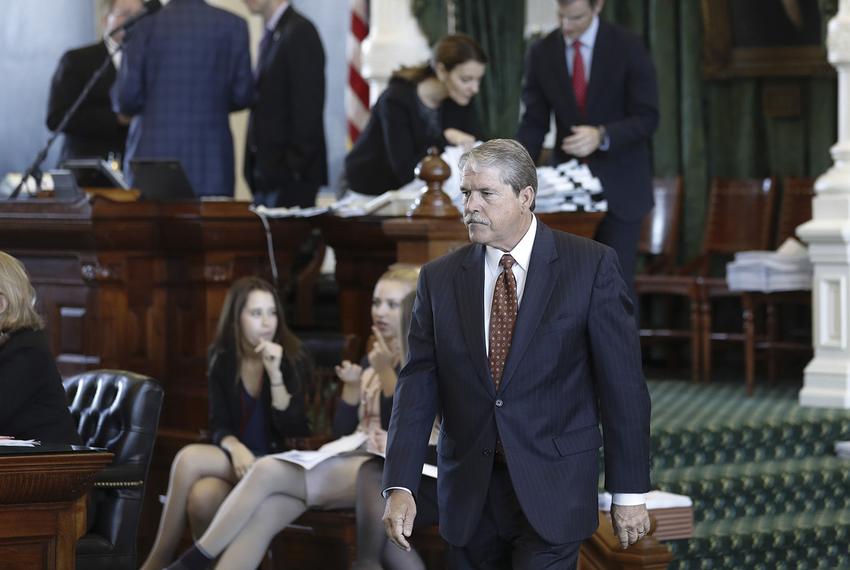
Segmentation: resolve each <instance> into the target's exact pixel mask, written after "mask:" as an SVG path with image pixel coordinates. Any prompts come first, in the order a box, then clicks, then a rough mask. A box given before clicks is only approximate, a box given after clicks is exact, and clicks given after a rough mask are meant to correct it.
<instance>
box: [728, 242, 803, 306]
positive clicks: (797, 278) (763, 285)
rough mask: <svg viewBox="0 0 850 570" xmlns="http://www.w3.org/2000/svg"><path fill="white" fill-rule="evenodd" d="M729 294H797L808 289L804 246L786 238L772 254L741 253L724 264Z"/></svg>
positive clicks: (770, 252) (765, 252) (757, 252)
mask: <svg viewBox="0 0 850 570" xmlns="http://www.w3.org/2000/svg"><path fill="white" fill-rule="evenodd" d="M726 281H727V283H728V284H729V289H731V290H733V291H760V292H763V293H770V292H773V291H801V290H808V289H811V288H812V264H811V262H810V261H809V257H808V253H807V251H806V248H805V246H803V244H801V243H800V242H799V241H797V240H796V239H794V238H788V239H787V240H785V243H783V244H782V246H781V247H780V248H779V249H778V250H776V251H742V252H738V253H736V254H735V260H734V261H732V262H731V263H728V264H726Z"/></svg>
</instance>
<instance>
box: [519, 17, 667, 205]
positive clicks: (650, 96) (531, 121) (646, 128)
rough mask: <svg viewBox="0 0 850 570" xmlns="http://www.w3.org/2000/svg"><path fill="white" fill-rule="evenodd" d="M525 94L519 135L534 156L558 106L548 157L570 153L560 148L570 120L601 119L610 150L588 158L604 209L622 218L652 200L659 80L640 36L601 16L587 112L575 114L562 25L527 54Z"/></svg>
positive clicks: (557, 159) (558, 158)
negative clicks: (652, 147)
mask: <svg viewBox="0 0 850 570" xmlns="http://www.w3.org/2000/svg"><path fill="white" fill-rule="evenodd" d="M522 102H523V104H524V106H525V112H524V113H523V116H522V120H521V121H520V125H519V130H518V131H517V135H516V138H517V140H519V142H521V143H522V144H523V145H524V146H525V148H526V149H528V152H529V153H530V154H531V156H532V158H533V159H534V160H537V157H538V156H539V154H540V147H541V145H542V144H543V137H544V136H545V135H546V133H547V132H548V131H549V116H550V112H554V114H555V125H556V128H557V131H556V143H555V151H554V153H553V156H552V163H553V164H558V163H561V162H565V161H566V160H568V159H569V158H571V157H568V156H567V155H566V154H565V153H564V152H563V151H562V150H561V148H560V146H561V143H560V141H562V140H563V139H564V137H566V136H568V135H569V134H570V133H571V131H570V129H571V128H572V127H573V126H574V125H596V126H598V125H602V126H604V127H605V128H606V130H607V131H608V136H609V137H610V140H611V145H610V148H609V149H608V150H607V151H596V152H594V153H593V154H591V155H590V156H589V157H587V163H588V166H589V167H590V170H591V171H592V172H593V174H594V175H596V176H598V177H599V179H600V181H601V182H602V187H603V189H604V191H605V197H606V198H607V200H608V209H609V211H610V212H611V213H612V214H614V215H615V216H616V217H618V218H620V219H622V220H625V221H637V220H640V219H641V218H642V217H643V216H644V214H646V213H647V212H648V211H649V210H650V209H651V208H652V203H653V200H652V163H651V156H650V143H651V138H652V133H653V132H654V131H655V128H656V127H657V126H658V86H657V85H656V80H655V67H654V66H653V64H652V59H650V57H649V55H648V54H647V52H646V49H645V48H644V46H643V44H642V43H641V40H640V38H638V37H637V36H635V35H634V34H632V33H631V32H628V31H626V30H624V29H622V28H620V27H617V26H613V25H611V24H608V23H606V22H604V21H602V20H600V21H599V31H598V32H597V35H596V43H595V44H594V47H593V59H592V61H591V67H590V83H589V84H588V86H587V109H586V113H587V116H586V117H582V116H581V115H580V114H579V111H578V107H577V106H576V102H575V96H574V95H573V88H572V79H571V78H570V74H569V70H568V67H567V58H566V44H565V42H564V36H563V34H562V33H561V30H560V29H558V30H555V31H553V32H552V33H550V34H549V35H547V36H546V37H544V38H542V39H541V40H539V41H538V42H537V43H535V44H534V45H533V46H532V47H531V49H530V50H529V52H528V57H527V59H526V62H525V78H524V81H523V90H522Z"/></svg>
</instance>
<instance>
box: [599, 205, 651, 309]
mask: <svg viewBox="0 0 850 570" xmlns="http://www.w3.org/2000/svg"><path fill="white" fill-rule="evenodd" d="M642 222H643V220H638V221H636V222H626V221H623V220H621V219H619V218H617V217H615V216H613V215H611V213H610V212H609V213H607V214H605V217H604V218H602V222H600V224H599V225H598V226H597V227H596V235H595V236H593V239H595V240H596V241H598V242H599V243H604V244H605V245H607V246H608V247H610V248H611V249H613V250H614V251H616V252H617V258H618V259H619V260H620V267H621V268H622V270H623V279H624V280H625V281H626V285H627V286H628V287H629V292H630V293H631V295H632V300H633V301H634V300H635V299H637V296H636V295H635V264H636V260H637V247H638V241H639V240H640V226H641V224H642Z"/></svg>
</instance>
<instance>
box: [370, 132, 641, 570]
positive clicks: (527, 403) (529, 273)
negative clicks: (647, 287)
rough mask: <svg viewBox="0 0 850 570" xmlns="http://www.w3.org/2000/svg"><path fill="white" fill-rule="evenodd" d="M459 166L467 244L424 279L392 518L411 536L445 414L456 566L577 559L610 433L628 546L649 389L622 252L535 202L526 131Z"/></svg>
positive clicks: (610, 477)
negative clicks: (552, 223)
mask: <svg viewBox="0 0 850 570" xmlns="http://www.w3.org/2000/svg"><path fill="white" fill-rule="evenodd" d="M459 167H460V169H461V172H462V178H461V191H462V193H463V196H464V222H465V223H466V225H467V227H468V230H469V237H470V240H471V241H472V242H473V243H472V244H470V245H468V246H466V247H463V248H461V249H459V250H457V251H455V252H452V253H450V254H448V255H446V256H443V257H441V258H439V259H437V260H435V261H433V262H431V263H428V264H427V265H425V266H424V267H423V268H422V273H421V274H420V277H419V286H418V290H417V294H416V304H415V307H414V313H413V320H412V324H411V329H410V335H409V347H410V348H409V350H410V358H409V361H408V363H407V365H406V366H405V367H404V369H403V370H402V372H401V374H400V376H399V380H398V384H397V387H396V394H395V401H394V406H393V412H392V419H391V421H390V429H389V439H388V448H387V460H386V464H385V467H384V487H385V488H386V491H385V494H386V495H387V507H386V511H385V514H384V524H385V526H386V527H387V533H388V535H389V536H390V538H391V539H392V540H393V541H394V542H395V543H396V544H397V545H399V546H401V547H402V548H408V547H409V545H408V542H407V540H406V539H407V537H409V536H410V533H411V530H412V523H413V519H414V517H415V514H416V506H415V500H414V496H415V494H416V489H417V486H418V484H419V477H420V470H421V468H422V463H423V458H424V454H425V448H426V445H427V443H428V433H429V430H430V426H431V425H432V423H433V420H434V416H435V415H436V414H438V413H439V414H442V418H443V420H442V429H441V433H440V439H439V444H438V447H437V451H438V463H439V478H438V489H439V506H440V509H439V510H440V532H441V534H442V535H443V537H444V538H445V539H446V541H448V542H449V544H450V545H451V561H452V566H453V567H455V568H511V567H513V568H535V569H536V568H559V569H560V568H565V567H574V566H575V564H576V560H577V557H578V549H579V545H580V543H581V541H582V540H584V539H585V538H587V537H588V536H590V535H591V534H593V532H594V531H595V530H596V528H597V526H598V522H599V521H598V510H597V482H598V448H599V447H600V446H601V445H603V443H604V450H605V487H606V488H607V489H608V490H609V491H610V492H611V493H613V494H614V506H613V507H612V515H613V520H614V529H615V532H616V533H617V536H618V538H619V540H620V542H621V544H622V545H623V546H624V547H626V546H628V545H629V544H632V543H634V542H635V541H637V540H639V539H640V538H641V537H643V536H644V535H645V534H646V532H647V531H648V530H649V517H648V514H647V512H646V506H645V504H644V497H643V493H645V492H646V491H648V490H649V415H650V403H649V396H648V392H647V389H646V383H645V381H644V379H643V374H642V372H641V358H640V345H639V339H638V333H637V329H636V326H635V322H634V318H633V316H632V315H633V305H632V302H631V299H630V297H629V293H628V289H627V287H626V285H625V282H624V280H623V276H622V274H621V271H620V267H619V264H618V261H617V256H616V254H615V253H614V251H613V250H611V249H610V248H608V247H607V246H604V245H601V244H599V243H596V242H593V241H591V240H587V239H583V238H579V237H576V236H573V235H570V234H566V233H563V232H558V231H554V230H551V229H549V228H548V227H546V226H545V225H543V224H542V223H541V222H540V221H539V220H537V218H536V217H535V216H534V214H533V210H534V199H535V193H536V190H537V173H536V171H535V167H534V162H533V161H532V160H531V157H530V156H529V154H528V152H526V150H525V149H524V148H523V147H522V145H520V144H519V143H517V142H516V141H512V140H504V139H502V140H492V141H489V142H487V143H485V144H483V145H481V146H479V147H477V148H475V149H473V150H471V151H469V152H468V153H467V154H465V155H464V156H463V157H462V158H461V161H460V166H459ZM600 423H601V426H602V433H601V434H600V431H599V425H600Z"/></svg>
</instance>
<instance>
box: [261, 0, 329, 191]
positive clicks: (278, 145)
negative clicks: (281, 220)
mask: <svg viewBox="0 0 850 570" xmlns="http://www.w3.org/2000/svg"><path fill="white" fill-rule="evenodd" d="M258 66H259V67H258V74H257V84H256V87H257V89H256V90H257V98H256V102H255V103H254V106H253V107H252V109H251V117H250V120H249V124H248V138H247V148H246V152H245V179H246V180H247V181H248V185H249V186H250V187H251V190H252V191H254V192H260V191H261V192H274V191H277V192H279V196H278V204H277V205H279V206H294V205H301V206H308V205H313V203H314V202H315V199H316V193H317V192H318V189H319V186H321V185H323V184H327V181H328V166H327V152H326V150H325V123H324V114H323V113H324V107H325V52H324V49H323V48H322V41H321V39H320V38H319V33H318V32H317V31H316V28H315V26H313V24H312V23H311V22H310V20H308V19H307V18H305V17H304V16H302V15H301V14H300V13H299V12H297V11H296V10H295V9H294V8H293V7H292V6H290V7H289V8H287V9H286V11H285V12H284V13H283V16H281V18H280V20H279V21H278V23H277V27H276V28H275V31H274V32H273V35H272V38H271V44H270V46H269V48H268V50H267V52H266V55H265V57H262V54H261V59H260V61H259V62H258Z"/></svg>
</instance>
